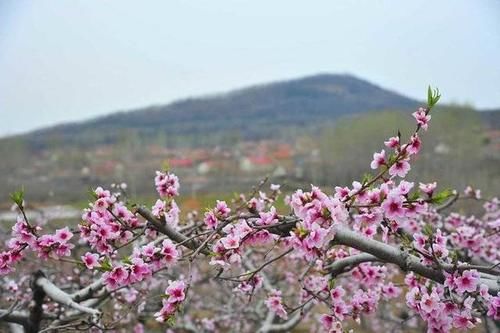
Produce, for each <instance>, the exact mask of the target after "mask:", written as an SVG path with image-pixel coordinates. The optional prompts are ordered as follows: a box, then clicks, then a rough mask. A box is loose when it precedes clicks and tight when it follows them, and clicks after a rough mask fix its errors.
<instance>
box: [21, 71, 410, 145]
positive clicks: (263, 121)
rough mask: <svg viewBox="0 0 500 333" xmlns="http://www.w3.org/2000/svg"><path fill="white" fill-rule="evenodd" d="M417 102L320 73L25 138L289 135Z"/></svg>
mask: <svg viewBox="0 0 500 333" xmlns="http://www.w3.org/2000/svg"><path fill="white" fill-rule="evenodd" d="M416 104H417V102H416V101H414V100H412V99H409V98H406V97H404V96H401V95H399V94H397V93H394V92H391V91H388V90H385V89H382V88H380V87H378V86H376V85H373V84H371V83H369V82H366V81H364V80H361V79H358V78H356V77H353V76H350V75H330V74H322V75H315V76H310V77H305V78H301V79H297V80H291V81H281V82H275V83H270V84H265V85H257V86H253V87H249V88H245V89H240V90H236V91H232V92H229V93H224V94H218V95H212V96H208V97H201V98H190V99H185V100H181V101H178V102H174V103H171V104H168V105H162V106H153V107H148V108H143V109H138V110H134V111H129V112H118V113H114V114H111V115H109V116H105V117H100V118H96V119H93V120H90V121H86V122H81V123H73V124H66V125H60V126H56V127H52V128H47V129H43V130H38V131H35V132H32V133H30V134H28V135H27V136H26V137H25V138H26V139H27V141H28V142H29V144H30V146H36V147H37V148H45V147H46V146H47V145H49V144H51V143H52V144H53V143H54V142H57V143H59V144H67V145H81V146H89V145H93V144H102V143H114V142H116V141H117V140H120V137H122V136H123V134H120V133H134V134H136V135H138V136H139V137H140V138H143V139H146V140H151V139H153V140H154V139H155V137H157V136H158V135H161V136H162V137H166V139H167V142H170V143H172V142H173V143H175V144H176V145H183V144H186V143H187V144H191V145H199V144H210V143H213V142H211V138H212V137H215V139H213V140H215V141H217V138H219V139H220V137H221V136H225V135H226V136H227V135H233V136H234V135H236V136H238V137H239V138H243V139H262V138H270V137H271V138H272V137H276V136H282V135H285V136H286V132H287V130H289V129H290V128H297V127H304V126H305V127H310V126H315V125H317V124H321V123H323V122H325V121H333V120H336V119H337V118H339V117H341V116H344V115H349V114H355V113H363V112H370V111H380V110H388V109H397V110H404V109H409V108H412V107H414V106H415V105H416ZM217 143H218V142H217Z"/></svg>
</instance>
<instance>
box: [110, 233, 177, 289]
mask: <svg viewBox="0 0 500 333" xmlns="http://www.w3.org/2000/svg"><path fill="white" fill-rule="evenodd" d="M179 258H180V252H179V251H178V250H177V248H176V247H175V244H174V243H173V242H172V241H171V240H170V239H165V240H164V241H163V242H162V243H161V246H156V244H155V243H153V242H152V243H149V244H146V245H144V246H142V247H140V248H135V249H134V251H133V253H132V256H131V257H130V258H127V259H126V260H123V261H122V262H121V263H119V264H116V265H114V266H113V267H112V268H110V270H109V271H107V272H105V273H104V274H103V279H104V283H105V285H106V287H107V288H108V289H109V290H114V289H117V288H119V287H122V286H128V285H132V284H134V283H136V282H140V281H142V280H143V279H145V278H149V277H151V276H152V275H153V273H154V272H155V271H158V270H160V269H162V268H165V267H172V266H174V265H175V264H176V263H177V260H178V259H179Z"/></svg>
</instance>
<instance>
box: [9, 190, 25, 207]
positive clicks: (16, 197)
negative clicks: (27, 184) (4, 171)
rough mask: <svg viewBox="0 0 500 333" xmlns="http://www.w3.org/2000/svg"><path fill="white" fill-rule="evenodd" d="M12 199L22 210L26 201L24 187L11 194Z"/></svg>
mask: <svg viewBox="0 0 500 333" xmlns="http://www.w3.org/2000/svg"><path fill="white" fill-rule="evenodd" d="M10 198H11V199H12V201H14V203H15V204H16V205H17V206H18V207H19V208H22V207H23V201H24V186H23V187H21V189H20V190H18V191H15V192H12V193H11V194H10Z"/></svg>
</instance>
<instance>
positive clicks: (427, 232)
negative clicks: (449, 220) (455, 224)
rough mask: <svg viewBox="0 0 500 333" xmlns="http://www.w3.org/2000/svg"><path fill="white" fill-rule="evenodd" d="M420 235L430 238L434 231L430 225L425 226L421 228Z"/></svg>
mask: <svg viewBox="0 0 500 333" xmlns="http://www.w3.org/2000/svg"><path fill="white" fill-rule="evenodd" d="M422 233H423V234H424V235H426V236H429V237H430V236H432V235H434V229H433V228H432V226H431V225H430V224H426V225H425V226H424V227H423V228H422Z"/></svg>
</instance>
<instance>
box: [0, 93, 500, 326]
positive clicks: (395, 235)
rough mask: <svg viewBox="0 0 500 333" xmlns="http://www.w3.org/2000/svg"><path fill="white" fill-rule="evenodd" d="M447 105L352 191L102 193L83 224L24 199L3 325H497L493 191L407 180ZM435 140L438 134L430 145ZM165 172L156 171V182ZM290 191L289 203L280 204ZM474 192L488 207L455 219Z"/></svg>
mask: <svg viewBox="0 0 500 333" xmlns="http://www.w3.org/2000/svg"><path fill="white" fill-rule="evenodd" d="M439 98H440V95H439V92H438V91H437V90H432V89H430V88H429V91H428V98H427V105H426V106H425V107H421V108H419V109H418V110H416V111H415V112H414V113H413V114H412V115H413V118H414V121H415V122H416V125H415V130H414V132H413V133H406V134H403V133H399V132H397V133H395V135H394V136H393V137H390V138H387V141H385V142H383V143H382V142H381V144H380V146H381V150H380V151H377V152H374V154H373V161H372V162H371V165H370V168H371V169H372V170H373V173H372V174H371V175H367V176H365V177H364V178H363V179H360V180H358V181H354V182H353V183H352V186H351V187H339V186H337V187H333V188H331V189H330V188H329V189H320V188H319V187H316V186H311V188H310V189H307V190H301V189H299V190H296V191H295V192H293V193H291V194H289V195H283V194H282V193H281V190H280V186H279V185H276V184H267V182H266V181H262V182H261V183H260V184H258V186H256V187H255V188H254V190H253V191H252V193H249V194H241V195H240V196H239V197H238V198H237V199H235V200H233V201H232V202H225V201H217V202H215V203H214V205H213V207H211V208H210V209H208V210H207V211H206V212H195V211H191V212H185V211H183V210H182V209H181V208H180V207H179V206H178V205H177V203H176V198H177V197H178V195H179V193H180V191H181V190H182V187H181V185H180V180H179V179H178V178H177V177H176V176H175V174H174V173H173V172H171V171H172V170H162V171H157V172H156V175H153V174H152V177H151V185H152V186H153V185H154V187H155V188H156V191H157V194H158V200H157V201H156V203H154V205H153V206H152V207H146V206H144V205H141V204H138V203H134V202H131V201H130V200H129V199H128V198H127V194H126V191H125V190H124V186H123V187H122V186H115V187H113V188H110V189H105V188H103V187H98V188H96V189H94V190H93V191H92V193H91V197H92V199H91V202H90V203H89V206H88V208H87V209H85V210H84V211H83V212H82V218H81V221H80V222H79V224H78V225H68V226H64V227H62V228H55V227H52V226H51V225H50V222H49V223H46V224H44V223H41V222H40V221H31V220H29V219H28V218H27V215H26V213H25V206H26V203H25V201H24V192H23V191H19V192H15V193H13V194H12V195H11V197H12V200H13V201H14V203H15V205H16V209H17V211H18V212H19V216H18V218H17V222H16V223H15V224H14V225H12V226H11V228H10V226H9V228H10V229H9V232H8V233H5V234H2V235H1V236H0V237H2V239H1V245H0V246H1V250H0V276H1V279H2V285H1V287H0V295H1V298H0V308H1V309H0V329H2V330H10V331H12V332H65V331H67V332H76V331H84V332H108V331H109V332H132V331H133V332H136V333H139V332H149V331H153V332H261V333H266V332H289V331H294V330H297V331H298V332H299V331H300V332H349V331H361V332H402V331H405V332H406V331H410V332H419V331H422V330H424V331H427V332H450V331H453V330H474V329H475V330H479V331H487V332H494V331H496V330H497V329H498V327H499V320H500V249H499V246H500V210H499V204H500V202H499V200H498V199H497V198H492V199H488V198H486V199H485V198H482V197H481V192H480V191H479V190H478V189H475V188H472V187H468V188H467V189H465V191H456V190H448V189H442V188H440V187H439V185H438V184H437V183H417V182H410V181H407V180H405V178H406V177H407V175H408V173H409V172H410V170H411V167H412V161H413V160H414V158H415V157H416V156H418V154H419V151H420V150H421V147H422V144H423V143H422V138H421V136H424V135H423V134H425V131H427V130H432V129H431V128H432V121H431V117H432V112H431V111H432V109H433V107H434V106H435V105H436V103H437V102H438V100H439ZM424 139H425V138H424ZM153 178H154V179H153ZM279 200H283V201H284V202H285V204H286V206H287V207H288V210H287V211H279V210H278V209H276V208H275V206H276V204H277V202H278V201H279ZM463 200H467V201H473V202H475V204H477V205H479V206H482V209H483V210H484V211H483V213H482V214H481V215H480V216H474V215H467V214H466V213H464V212H463V211H461V212H460V213H457V212H454V211H453V208H454V205H456V204H457V203H460V202H461V201H463Z"/></svg>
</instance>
